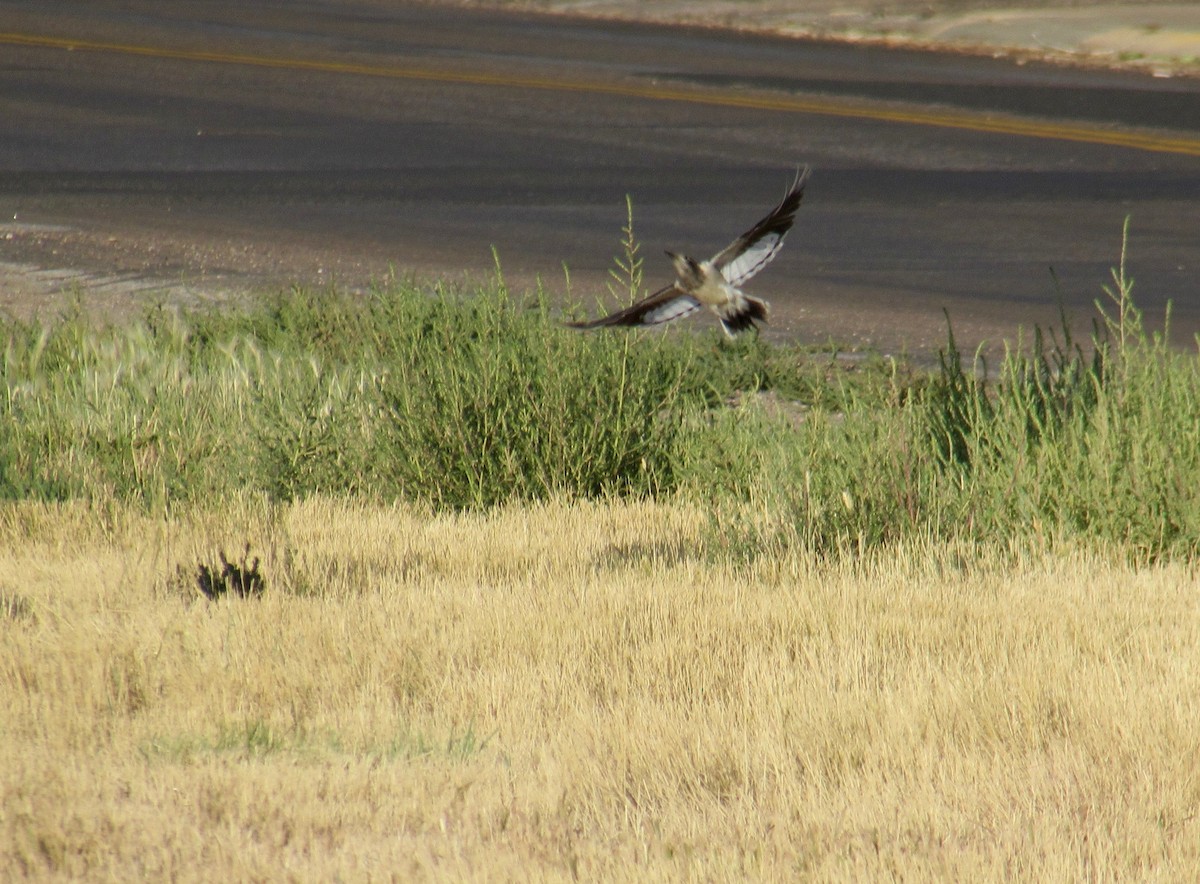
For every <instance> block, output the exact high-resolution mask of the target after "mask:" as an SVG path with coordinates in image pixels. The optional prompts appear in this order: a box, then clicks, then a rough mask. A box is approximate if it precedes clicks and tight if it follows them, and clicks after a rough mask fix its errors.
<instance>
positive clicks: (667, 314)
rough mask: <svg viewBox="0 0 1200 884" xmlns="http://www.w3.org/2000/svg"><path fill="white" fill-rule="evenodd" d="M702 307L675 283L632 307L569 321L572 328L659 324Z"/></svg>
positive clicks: (568, 324)
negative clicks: (591, 318) (593, 317)
mask: <svg viewBox="0 0 1200 884" xmlns="http://www.w3.org/2000/svg"><path fill="white" fill-rule="evenodd" d="M699 309H700V302H699V301H697V300H696V299H695V298H693V297H692V296H691V295H689V294H688V293H687V292H685V291H683V290H682V289H680V288H677V287H676V286H675V284H674V283H672V284H671V285H669V286H666V287H664V288H661V289H659V290H658V291H657V292H655V293H654V294H652V295H650V296H649V297H647V298H644V299H643V300H641V301H638V302H637V303H636V304H634V305H633V306H632V307H626V308H625V309H624V310H618V311H617V312H616V313H610V314H608V315H607V316H601V317H600V318H599V319H593V320H591V321H590V322H568V323H566V325H567V326H568V327H570V328H604V327H605V326H610V325H658V324H659V323H661V322H670V321H671V320H672V319H679V318H680V317H681V316H687V315H688V314H690V313H695V312H696V311H697V310H699Z"/></svg>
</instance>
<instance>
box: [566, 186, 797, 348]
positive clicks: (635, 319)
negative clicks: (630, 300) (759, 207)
mask: <svg viewBox="0 0 1200 884" xmlns="http://www.w3.org/2000/svg"><path fill="white" fill-rule="evenodd" d="M808 171H809V170H808V167H805V168H804V169H803V170H802V171H801V172H800V173H799V174H798V175H797V176H796V180H795V181H794V182H793V183H792V186H791V188H790V189H789V190H788V193H787V196H785V197H784V198H783V201H782V202H780V204H779V205H778V206H776V207H775V208H774V209H773V210H772V211H771V212H770V214H768V215H767V216H766V217H765V218H763V219H762V220H761V221H759V222H758V223H757V224H755V225H754V226H753V227H751V228H750V229H749V230H747V231H746V232H745V233H743V234H742V235H741V236H739V237H738V238H737V239H735V240H734V241H733V242H731V243H730V244H729V245H728V246H726V247H725V248H724V249H722V250H721V251H720V252H718V253H717V254H716V255H714V256H713V257H712V258H709V259H708V260H707V261H696V260H695V259H693V258H689V257H687V256H686V255H677V254H675V253H674V252H667V255H668V257H670V259H671V261H672V263H673V264H674V265H675V277H676V278H675V281H674V282H673V283H671V284H670V285H668V286H665V287H663V288H661V289H659V290H658V291H656V292H654V293H653V294H652V295H650V296H649V297H647V298H644V299H643V300H641V301H638V302H637V303H636V304H634V305H632V306H630V307H626V308H625V309H624V310H619V311H617V312H616V313H610V314H609V315H608V316H602V317H601V318H600V319H593V320H591V321H590V322H571V323H567V324H568V325H569V326H571V327H572V328H580V329H589V328H603V327H607V326H617V325H625V326H636V325H658V324H659V323H663V322H670V321H671V320H673V319H679V318H681V317H683V316H688V315H689V314H692V313H695V312H696V311H697V310H699V309H700V308H701V307H707V308H709V309H710V310H712V311H713V312H714V313H715V314H716V315H717V317H718V318H719V319H720V320H721V326H722V328H724V329H725V333H726V334H728V335H733V334H735V333H737V332H740V331H745V330H746V329H748V328H753V327H755V323H756V322H766V321H767V316H768V313H769V310H770V306H769V305H768V304H767V302H766V301H764V300H762V299H761V298H756V297H754V296H752V295H747V294H746V293H745V292H743V291H742V290H741V289H740V288H738V286H740V285H741V284H742V283H743V282H745V281H746V280H748V279H750V277H752V276H754V274H756V273H757V272H758V271H759V270H761V269H762V268H763V267H764V266H766V264H767V263H768V262H769V261H770V260H771V259H772V258H774V257H775V254H776V253H777V252H778V251H779V249H780V248H781V247H782V246H783V238H784V236H785V235H786V234H787V232H788V231H789V230H790V229H791V227H792V222H793V221H794V220H795V217H796V210H797V209H798V208H799V207H800V201H801V199H803V197H804V185H805V184H806V183H807V181H808Z"/></svg>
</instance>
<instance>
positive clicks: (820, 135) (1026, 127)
mask: <svg viewBox="0 0 1200 884" xmlns="http://www.w3.org/2000/svg"><path fill="white" fill-rule="evenodd" d="M0 31H2V32H3V33H0V219H3V220H2V221H0V261H7V262H24V263H27V264H36V265H38V266H42V267H61V266H78V267H85V268H88V269H91V270H93V271H95V272H102V273H109V274H125V275H126V277H125V278H129V277H139V276H145V277H155V278H186V279H188V280H192V281H195V282H197V283H199V284H204V283H206V282H207V283H210V284H212V285H214V286H235V287H236V286H237V285H239V284H246V283H250V284H262V283H264V282H266V283H269V284H277V283H281V282H282V283H286V282H288V281H292V280H296V281H301V282H305V283H308V282H313V281H320V280H328V279H336V280H337V281H340V282H341V283H344V284H347V285H360V284H363V283H364V282H366V281H367V280H369V279H370V278H372V277H378V276H379V275H381V274H383V273H385V272H387V269H388V267H389V266H394V267H395V268H396V269H397V271H398V272H400V273H404V274H407V273H416V274H419V275H422V276H430V275H433V276H448V277H450V278H454V279H457V278H461V275H462V273H463V271H466V272H468V273H471V274H475V275H477V276H478V275H482V274H485V273H487V272H488V271H489V269H490V268H491V267H492V264H493V248H494V249H495V250H496V253H497V254H498V255H499V258H500V261H501V263H502V266H503V267H504V271H505V274H506V276H507V278H508V279H509V280H510V283H512V284H514V285H518V286H519V285H526V284H529V283H530V282H531V281H532V280H534V279H535V278H538V277H540V278H541V279H542V280H543V281H544V283H545V285H546V286H547V287H548V288H549V289H550V290H551V291H553V292H554V293H555V294H556V295H557V296H559V297H562V298H564V299H570V300H574V301H576V302H581V303H583V304H585V305H586V306H587V307H588V308H589V309H592V308H594V305H595V302H596V298H597V297H601V298H602V300H604V301H605V303H609V304H611V303H613V302H612V300H611V299H609V298H608V297H607V295H606V294H605V292H604V278H605V271H606V269H607V267H608V266H609V265H610V261H611V258H612V255H613V254H614V252H615V251H616V249H617V247H618V240H619V238H620V235H621V226H622V225H623V224H624V222H625V211H626V207H625V198H626V195H629V196H630V197H631V198H632V200H633V204H634V212H635V227H636V230H637V235H638V237H639V239H640V240H641V242H642V244H643V255H644V256H645V259H646V266H647V273H648V278H647V284H648V285H652V286H656V285H657V284H659V283H661V282H663V281H666V280H667V279H668V278H669V263H668V261H667V259H666V258H665V257H663V256H662V254H661V250H662V249H664V248H670V249H673V250H677V251H685V252H693V253H696V254H698V255H704V254H707V253H711V252H712V251H715V250H716V249H718V248H720V247H721V246H723V245H725V244H726V242H728V240H729V239H731V238H732V237H733V236H734V235H735V234H737V233H739V232H740V231H741V230H742V229H744V228H745V227H746V226H747V225H748V224H750V223H752V222H753V221H754V220H756V219H757V218H758V217H759V216H760V215H761V214H762V213H763V211H764V210H766V209H768V208H769V207H770V206H772V205H773V204H774V203H775V201H777V199H778V198H779V197H780V196H781V195H782V194H783V191H784V189H785V187H786V185H787V184H788V183H789V181H790V179H791V176H792V174H793V173H794V170H795V168H796V167H797V166H798V165H800V164H803V163H808V164H810V165H812V166H813V168H814V172H813V177H812V180H811V184H810V190H809V194H808V198H807V199H806V201H805V204H804V206H803V207H802V208H801V211H800V215H799V217H798V220H797V225H796V228H795V230H794V231H793V233H792V235H791V238H790V239H789V242H788V245H787V247H786V248H785V249H784V252H783V253H782V254H781V255H780V257H779V258H778V259H777V260H776V262H775V263H774V264H772V265H771V267H770V268H768V269H767V270H766V271H764V272H763V273H762V274H761V275H760V276H759V277H757V278H756V279H755V280H754V281H753V282H752V283H751V284H750V285H749V286H748V290H750V291H752V292H754V293H756V294H759V295H762V296H764V297H767V298H769V299H770V300H771V301H772V304H773V306H774V310H775V315H774V322H773V326H772V329H773V333H774V334H783V335H790V336H794V337H798V338H800V339H802V340H807V341H823V340H826V339H828V338H830V337H832V338H834V339H835V340H836V341H838V342H840V343H843V344H850V345H855V344H862V343H868V342H870V343H873V344H876V345H878V346H880V347H883V348H885V349H892V348H897V347H902V346H906V347H908V348H910V349H913V350H916V351H921V350H927V349H928V348H930V347H933V346H936V345H938V344H939V343H940V342H941V341H942V340H943V337H944V318H943V313H942V311H943V309H945V310H948V311H949V312H950V314H951V316H952V317H953V320H954V324H955V328H956V331H957V333H958V335H959V337H960V339H961V340H963V341H964V342H966V343H968V344H972V345H973V344H974V342H976V341H978V340H980V339H984V338H987V339H992V340H994V339H996V338H998V337H1000V336H1003V335H1012V334H1015V332H1016V330H1017V328H1018V327H1019V326H1024V327H1025V328H1029V327H1030V326H1031V325H1032V324H1033V323H1035V322H1047V321H1050V320H1052V319H1053V318H1054V316H1055V315H1056V312H1057V307H1056V304H1057V301H1058V299H1059V298H1060V297H1061V298H1062V300H1063V301H1065V303H1066V306H1067V308H1068V310H1069V311H1070V312H1071V314H1072V315H1074V316H1077V317H1079V319H1080V325H1081V327H1083V326H1085V325H1086V322H1087V321H1088V317H1090V310H1091V304H1092V302H1093V300H1094V299H1095V298H1097V297H1100V296H1102V293H1101V286H1102V284H1104V283H1105V282H1107V281H1109V268H1110V267H1111V266H1112V265H1113V264H1114V263H1116V261H1117V259H1118V257H1119V253H1120V247H1121V230H1122V224H1123V222H1124V220H1125V218H1126V216H1130V218H1131V222H1130V235H1129V243H1128V263H1129V268H1130V272H1131V274H1132V275H1133V276H1134V277H1135V279H1136V280H1137V286H1136V289H1135V294H1136V295H1137V296H1138V297H1139V300H1140V302H1141V304H1142V306H1143V307H1144V308H1145V309H1146V312H1147V314H1148V315H1149V316H1151V317H1158V316H1161V312H1162V309H1163V306H1164V304H1165V302H1166V301H1167V300H1168V299H1173V301H1174V314H1173V316H1174V318H1173V327H1174V332H1175V335H1176V337H1177V339H1178V340H1184V341H1186V340H1189V339H1190V337H1191V335H1192V334H1194V333H1195V332H1197V331H1200V83H1198V82H1197V81H1194V80H1191V81H1189V80H1181V79H1155V78H1151V77H1147V76H1144V75H1136V74H1117V73H1107V72H1095V71H1091V72H1088V71H1079V70H1069V69H1062V68H1055V67H1049V66H1042V65H1038V64H1033V63H1029V64H1024V65H1017V64H1013V63H1010V62H1006V61H1002V60H994V59H986V58H967V57H955V56H938V55H929V54H922V53H916V52H906V51H884V50H878V49H862V48H852V47H846V46H838V45H832V44H819V43H808V42H801V41H795V40H786V39H773V38H766V37H755V36H746V35H737V34H730V33H725V32H721V31H715V30H714V31H705V30H697V29H672V28H665V27H654V26H644V25H634V24H615V23H594V22H586V21H581V20H572V19H556V18H543V17H536V16H527V15H514V14H505V13H498V12H486V11H478V10H468V9H446V8H439V7H435V6H421V5H417V6H411V7H410V6H405V5H398V4H396V3H394V2H383V0H378V2H374V0H306V2H300V0H288V2H284V0H276V2H256V3H253V4H248V3H242V2H232V0H230V2H226V0H203V2H202V0H192V2H187V0H181V2H173V3H169V4H168V3H161V2H129V0H126V2H115V0H74V2H67V0H36V2H33V0H31V2H5V0H0ZM564 265H566V267H567V268H569V271H570V279H571V291H570V293H569V294H567V293H566V292H565V289H566V282H565V276H564V271H563V267H564ZM1051 268H1053V270H1054V274H1055V275H1056V277H1057V282H1055V280H1054V279H1053V278H1052V276H1051V272H1050V269H1051ZM11 297H12V296H11V294H8V293H6V292H4V291H3V290H0V299H6V298H9V299H10V300H11ZM91 297H93V298H96V299H103V298H104V297H106V295H105V290H103V289H101V290H98V291H97V293H95V294H93V295H92V296H91Z"/></svg>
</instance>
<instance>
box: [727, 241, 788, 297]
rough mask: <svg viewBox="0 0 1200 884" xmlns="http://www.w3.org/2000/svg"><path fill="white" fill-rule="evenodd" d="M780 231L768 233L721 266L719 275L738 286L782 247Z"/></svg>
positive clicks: (761, 267)
mask: <svg viewBox="0 0 1200 884" xmlns="http://www.w3.org/2000/svg"><path fill="white" fill-rule="evenodd" d="M783 236H784V234H782V233H768V234H767V235H766V236H764V237H763V238H762V239H760V240H759V241H758V242H756V243H754V245H752V246H750V247H749V248H748V249H746V251H744V252H742V253H741V254H740V255H738V256H737V257H736V258H734V259H733V260H732V261H730V262H729V263H728V264H726V265H725V266H724V267H722V268H721V275H722V276H724V277H725V281H726V282H728V283H729V284H730V285H732V286H739V285H741V284H742V283H743V282H745V281H746V280H748V279H749V278H750V277H752V276H753V275H754V274H756V273H758V271H760V270H762V269H763V268H764V267H766V266H767V265H768V264H769V263H771V259H772V258H774V257H775V255H776V253H777V252H778V251H779V250H780V249H781V248H782V247H783Z"/></svg>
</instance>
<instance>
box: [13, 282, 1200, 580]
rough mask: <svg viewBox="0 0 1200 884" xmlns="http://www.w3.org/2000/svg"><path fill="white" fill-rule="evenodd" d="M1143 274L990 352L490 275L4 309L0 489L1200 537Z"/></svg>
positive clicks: (786, 539)
mask: <svg viewBox="0 0 1200 884" xmlns="http://www.w3.org/2000/svg"><path fill="white" fill-rule="evenodd" d="M626 266H627V267H628V265H626ZM635 285H636V280H635ZM1131 289H1132V283H1131V282H1130V280H1129V279H1128V277H1127V276H1126V274H1125V269H1124V265H1123V263H1122V266H1121V268H1120V269H1119V270H1118V271H1116V272H1115V273H1114V280H1113V285H1112V287H1111V288H1110V289H1109V291H1108V295H1107V301H1105V302H1103V303H1102V304H1101V307H1102V315H1101V316H1100V320H1099V324H1098V327H1097V328H1096V330H1095V332H1094V333H1093V334H1092V335H1090V337H1089V338H1088V339H1086V340H1084V341H1082V342H1081V341H1077V340H1076V339H1075V338H1074V337H1072V334H1071V330H1070V327H1069V325H1068V324H1067V323H1066V321H1065V320H1064V324H1063V327H1062V328H1059V329H1056V330H1049V331H1042V330H1037V331H1036V332H1035V333H1034V334H1033V335H1031V337H1030V339H1029V340H1026V341H1024V342H1019V343H1017V344H1015V345H1013V347H1012V348H1011V349H1010V350H1009V351H1008V352H1007V353H1006V354H1005V356H1004V358H1003V360H1002V361H1001V362H1000V364H999V365H997V366H993V367H991V370H990V371H986V370H984V369H985V367H983V366H981V365H979V364H977V360H975V359H973V358H972V356H971V355H970V354H963V353H960V352H959V351H958V349H957V348H956V346H955V344H954V340H953V336H952V335H951V336H950V338H949V342H948V345H947V347H946V348H945V349H944V350H943V352H942V354H941V357H940V367H939V368H938V370H936V371H934V372H932V373H928V372H919V371H914V370H913V369H911V368H910V367H908V366H906V365H903V364H899V363H896V362H894V361H885V360H883V359H880V358H867V359H865V360H855V361H847V360H844V359H841V358H839V356H838V354H837V353H836V352H806V351H804V350H802V349H798V348H795V347H789V346H778V345H770V344H767V343H764V342H762V341H761V340H758V339H755V338H753V337H750V338H744V339H739V340H737V341H732V342H731V341H727V340H725V339H724V338H722V337H719V336H718V335H717V334H716V333H713V334H709V335H687V334H662V333H658V332H651V333H643V334H636V335H629V334H611V333H601V334H578V333H575V332H573V331H570V330H567V329H563V328H561V327H559V325H558V324H557V323H556V322H555V319H554V317H553V316H552V315H551V310H550V308H549V306H548V303H547V298H546V297H545V295H544V293H542V292H533V293H529V294H520V295H515V294H513V293H510V292H509V291H508V290H507V288H506V287H505V285H504V283H503V280H502V279H500V278H499V276H497V279H496V280H494V281H493V282H492V283H491V284H490V285H487V286H484V287H482V288H481V289H480V290H479V291H476V292H470V293H464V292H461V291H454V290H449V289H445V288H437V289H435V290H434V291H432V292H431V291H429V290H427V289H423V288H421V287H418V286H416V285H413V284H410V283H405V282H399V281H392V282H390V283H388V284H386V285H384V286H381V287H379V288H378V290H376V291H374V292H371V293H370V294H368V295H366V296H352V295H347V294H342V293H339V292H336V291H305V290H295V291H289V292H285V293H282V294H279V295H277V296H274V297H272V298H268V299H266V300H265V301H264V302H262V303H260V304H257V305H254V306H252V307H248V308H246V309H245V310H244V311H243V312H240V313H232V314H231V313H228V312H224V313H220V314H205V313H190V314H179V313H175V312H168V311H165V310H164V311H159V312H154V313H151V314H149V315H147V316H146V317H145V318H144V319H143V320H142V321H141V322H138V323H135V324H133V325H121V326H114V327H107V328H102V327H98V326H97V325H95V324H94V323H91V322H88V321H87V320H85V319H83V318H82V317H80V316H76V317H73V318H69V319H67V320H65V321H63V322H59V323H56V324H53V325H49V326H46V325H26V324H20V323H15V322H10V323H7V324H5V325H4V326H2V327H0V341H2V342H3V345H4V351H3V362H2V364H0V381H2V382H3V384H4V389H5V391H6V395H5V397H4V398H3V400H2V401H0V412H2V413H0V498H6V499H9V500H43V501H66V500H79V499H84V500H90V501H93V502H101V503H103V502H108V501H112V502H119V503H122V504H131V505H136V506H142V507H147V508H150V509H154V508H171V507H178V506H182V505H187V504H189V503H195V502H208V503H212V502H216V501H220V500H222V499H224V498H226V497H228V496H230V495H233V494H246V493H250V494H261V495H263V496H265V497H266V498H267V499H270V500H274V501H288V500H294V499H300V498H304V497H307V496H310V495H313V494H327V495H333V496H339V497H348V498H350V499H356V500H369V501H373V502H377V503H379V502H382V503H390V502H393V501H408V502H416V503H421V504H425V505H428V506H430V507H432V508H433V509H435V510H439V511H440V510H447V511H457V510H480V509H486V508H488V507H493V506H496V505H500V504H506V503H516V502H526V503H528V502H535V501H542V500H548V499H566V500H579V499H613V498H620V497H633V498H645V497H653V498H657V499H662V500H666V499H678V500H683V501H690V502H698V503H703V504H704V505H705V506H706V507H708V508H709V509H710V511H711V512H712V513H713V517H714V520H715V524H717V526H718V528H719V530H718V531H717V535H718V536H719V538H720V539H721V542H723V543H725V544H727V545H729V544H737V543H742V544H743V548H744V549H746V550H752V549H764V548H769V549H772V550H774V549H777V548H778V547H779V546H780V545H785V546H786V545H793V544H799V545H801V546H803V547H805V548H808V549H811V550H814V551H818V552H821V553H838V552H842V551H847V550H850V551H854V552H858V553H861V552H862V551H863V550H865V549H867V548H871V547H875V546H878V545H879V544H886V543H890V542H895V541H897V540H902V539H906V538H942V539H963V538H966V539H976V538H985V539H986V540H987V541H988V542H991V543H1001V544H1009V543H1014V542H1023V541H1025V540H1026V539H1028V538H1029V537H1030V536H1035V537H1036V538H1037V539H1038V540H1039V541H1041V540H1043V539H1045V538H1051V539H1067V538H1070V539H1078V540H1082V541H1085V542H1093V541H1094V542H1099V543H1107V544H1115V545H1119V546H1120V547H1121V548H1123V549H1126V550H1127V551H1128V552H1129V553H1130V554H1131V555H1134V556H1135V557H1138V558H1140V559H1153V558H1157V557H1159V556H1162V555H1181V556H1185V557H1189V556H1191V555H1192V554H1194V553H1195V551H1196V547H1197V542H1198V538H1200V445H1196V444H1195V439H1196V433H1197V426H1196V415H1197V414H1198V413H1200V401H1198V399H1200V361H1198V359H1197V354H1196V353H1195V352H1194V351H1189V352H1179V351H1175V350H1172V349H1171V348H1170V347H1169V346H1168V345H1167V343H1166V342H1165V339H1164V338H1162V337H1156V336H1150V335H1148V334H1147V332H1146V330H1145V326H1144V324H1143V322H1142V317H1141V315H1140V313H1139V312H1138V310H1137V307H1136V306H1135V304H1134V301H1133V298H1132V293H1131ZM739 503H742V504H750V505H751V506H752V507H753V508H754V510H755V512H756V513H757V514H758V515H757V516H756V517H755V518H752V519H749V520H747V519H746V518H745V508H744V507H739V506H737V504H739ZM710 504H711V506H710ZM731 513H732V514H733V516H734V518H735V521H736V525H733V526H731V525H729V524H726V523H724V522H722V521H721V520H722V519H723V518H725V517H726V516H727V515H729V514H731Z"/></svg>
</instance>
